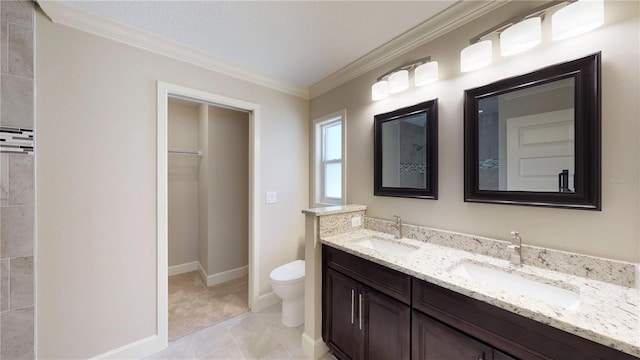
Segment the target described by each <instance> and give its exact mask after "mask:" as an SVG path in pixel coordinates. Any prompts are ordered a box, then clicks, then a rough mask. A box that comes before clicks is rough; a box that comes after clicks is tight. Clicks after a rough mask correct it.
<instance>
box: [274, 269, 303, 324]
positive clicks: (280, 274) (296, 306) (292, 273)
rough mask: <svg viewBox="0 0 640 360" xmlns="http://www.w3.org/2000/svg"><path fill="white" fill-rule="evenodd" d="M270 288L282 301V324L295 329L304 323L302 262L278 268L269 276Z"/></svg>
mask: <svg viewBox="0 0 640 360" xmlns="http://www.w3.org/2000/svg"><path fill="white" fill-rule="evenodd" d="M269 276H270V277H271V288H272V289H273V292H274V293H275V294H276V295H278V297H279V298H281V299H282V323H283V324H284V326H287V327H296V326H300V325H302V324H303V323H304V260H296V261H292V262H290V263H287V264H284V265H281V266H278V267H277V268H275V269H274V270H273V271H272V272H271V274H270V275H269Z"/></svg>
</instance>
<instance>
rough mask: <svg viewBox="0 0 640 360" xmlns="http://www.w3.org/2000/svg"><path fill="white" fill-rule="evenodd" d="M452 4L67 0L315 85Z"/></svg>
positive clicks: (276, 74) (273, 74)
mask: <svg viewBox="0 0 640 360" xmlns="http://www.w3.org/2000/svg"><path fill="white" fill-rule="evenodd" d="M457 1H458V0H448V1H107V0H102V1H68V3H69V4H71V5H73V6H76V7H79V8H82V9H84V10H88V11H90V12H94V13H96V14H98V15H101V16H105V17H108V18H110V19H112V20H116V21H119V22H121V23H125V24H127V25H130V26H133V27H135V28H138V29H141V30H144V31H148V32H151V33H154V34H156V35H159V36H161V37H164V38H167V39H170V40H173V41H175V42H178V43H181V44H184V45H187V46H190V47H193V48H196V49H198V50H201V51H204V52H206V53H209V54H211V55H214V56H216V57H218V58H221V59H224V60H227V61H229V62H232V63H235V64H239V65H241V66H244V67H248V68H251V69H253V70H257V71H259V72H262V73H264V74H266V75H269V76H271V77H275V78H278V79H282V80H287V81H289V82H292V83H295V84H299V85H303V86H310V85H313V84H315V83H316V82H318V81H320V80H322V79H324V78H326V77H327V76H329V75H331V74H332V73H334V72H336V71H337V70H339V69H341V68H342V67H344V66H346V65H348V64H350V63H352V62H353V61H355V60H357V59H358V58H360V57H361V56H363V55H365V54H367V53H368V52H370V51H372V50H374V49H376V48H377V47H379V46H381V45H383V44H385V43H386V42H388V41H390V40H392V39H393V38H395V37H396V36H398V35H400V34H402V33H404V32H406V31H407V30H409V29H411V28H413V27H414V26H416V25H418V24H420V23H422V22H423V21H425V20H427V19H429V18H431V17H433V16H434V15H436V14H438V13H439V12H441V11H443V10H444V9H446V8H447V7H449V6H451V5H453V4H454V3H456V2H457Z"/></svg>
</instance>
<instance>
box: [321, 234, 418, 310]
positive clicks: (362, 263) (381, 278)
mask: <svg viewBox="0 0 640 360" xmlns="http://www.w3.org/2000/svg"><path fill="white" fill-rule="evenodd" d="M322 262H323V265H324V266H328V267H330V268H332V269H334V270H336V271H339V272H341V273H343V274H344V275H347V276H349V277H351V278H353V279H355V280H357V281H360V282H361V283H363V284H365V285H368V286H371V287H373V288H375V289H376V290H378V291H380V292H381V293H383V294H385V295H388V296H390V297H392V298H394V299H396V300H398V301H401V302H403V303H405V304H407V305H409V304H411V276H409V275H407V274H403V273H401V272H399V271H396V270H393V269H390V268H388V267H385V266H382V265H380V264H376V263H373V262H371V261H369V260H365V259H363V258H360V257H357V256H355V255H351V254H348V253H346V252H344V251H341V250H338V249H335V248H332V247H330V246H327V245H322Z"/></svg>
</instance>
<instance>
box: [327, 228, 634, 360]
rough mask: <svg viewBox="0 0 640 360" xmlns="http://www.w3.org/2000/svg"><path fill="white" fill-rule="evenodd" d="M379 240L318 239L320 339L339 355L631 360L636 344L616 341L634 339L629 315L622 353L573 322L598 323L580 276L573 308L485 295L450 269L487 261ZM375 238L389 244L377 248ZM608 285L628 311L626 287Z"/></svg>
mask: <svg viewBox="0 0 640 360" xmlns="http://www.w3.org/2000/svg"><path fill="white" fill-rule="evenodd" d="M385 235H387V234H383V235H380V233H378V232H374V231H370V230H364V229H363V230H358V231H355V232H351V233H347V234H340V235H334V236H327V237H324V238H322V239H321V240H322V243H323V246H322V272H323V277H322V279H323V280H322V289H323V296H322V337H323V339H324V341H325V343H326V344H327V345H328V346H329V348H330V349H331V350H332V351H333V353H334V355H335V356H336V357H338V358H339V359H414V360H417V359H432V360H444V359H483V360H490V359H494V360H507V359H581V360H582V359H615V360H626V359H638V357H636V355H637V354H635V353H634V352H637V351H638V349H639V347H638V346H637V342H638V340H637V339H635V340H628V338H625V337H632V338H633V337H634V336H636V335H637V334H638V329H637V326H638V321H637V320H638V319H637V318H635V320H634V318H633V316H635V317H637V314H630V315H631V320H632V321H635V325H631V326H632V327H633V326H635V327H636V328H634V329H631V330H629V331H626V330H625V329H623V328H622V327H621V326H620V328H618V329H614V330H613V332H616V331H618V332H620V334H621V335H620V336H621V337H622V338H625V339H623V340H622V341H621V344H616V345H615V346H617V347H618V348H619V349H620V348H624V349H625V350H626V351H620V350H618V349H615V348H613V347H610V346H606V345H605V344H607V341H605V340H603V338H604V337H605V336H610V335H611V334H597V333H596V332H597V331H600V330H598V329H600V327H599V325H593V324H590V325H587V327H588V326H593V328H594V329H596V330H597V331H594V330H593V329H584V328H582V329H581V328H580V327H579V326H574V325H575V324H579V323H580V321H584V322H585V323H589V322H590V321H594V322H596V323H597V322H599V321H602V320H600V319H596V318H594V319H590V318H589V317H590V316H591V315H590V314H589V312H590V311H593V310H594V308H595V307H596V305H595V304H599V302H598V301H597V299H596V300H593V299H588V298H587V297H593V296H598V295H591V294H590V293H589V290H588V288H589V286H592V284H591V283H589V281H588V280H585V284H587V285H586V286H583V285H580V284H579V285H577V287H576V288H575V289H574V290H575V291H577V292H578V293H579V294H580V298H579V299H580V302H579V303H578V304H572V303H567V304H564V305H563V304H561V305H554V306H550V305H549V304H547V303H544V302H543V301H539V300H536V299H533V300H531V299H527V296H526V295H519V296H512V295H513V294H508V293H505V292H501V291H499V290H496V291H495V292H493V293H492V294H488V295H487V291H486V290H483V289H482V288H483V285H482V284H480V285H479V287H477V286H476V285H478V284H475V283H474V281H470V280H468V279H464V278H461V277H460V276H458V275H455V272H452V270H451V269H452V266H449V265H451V264H454V265H455V264H460V259H462V258H466V257H468V256H471V257H473V259H474V261H477V262H478V263H480V262H479V261H478V260H479V259H483V258H487V257H486V256H481V255H477V254H471V253H467V252H465V251H461V250H458V249H450V248H446V247H442V246H438V245H433V244H428V243H422V244H421V242H419V241H413V240H410V239H402V241H398V240H394V239H392V236H390V235H389V236H387V237H385ZM363 239H364V240H363ZM371 239H374V241H376V242H377V244H376V243H374V244H373V246H372V245H371V244H372V243H371ZM367 241H369V242H367ZM384 242H388V244H390V245H389V247H388V248H382V247H377V246H387V245H385V244H384ZM394 244H395V245H394ZM405 248H406V254H402V251H403V250H402V249H405ZM465 261H466V260H465ZM493 262H494V263H496V264H498V263H500V262H505V261H504V260H495V261H493ZM463 264H464V263H463ZM500 264H501V263H500ZM501 265H505V266H508V265H506V264H501ZM483 266H484V265H483ZM453 268H455V266H454V267H453ZM532 271H537V270H535V269H534V270H532ZM549 273H550V275H549V276H550V277H553V275H554V274H551V272H549ZM545 275H546V274H545ZM558 276H559V277H560V275H558ZM574 283H577V282H575V281H574ZM592 283H594V282H592ZM598 283H600V282H598ZM590 284H591V285H590ZM593 286H594V288H593V289H591V290H596V289H595V288H597V287H598V286H603V287H604V288H601V289H599V290H597V291H598V292H601V291H603V289H605V288H606V289H608V288H607V286H609V285H607V284H604V283H603V284H602V285H593ZM489 288H490V289H491V286H489ZM618 288H621V289H618ZM612 289H614V290H615V291H618V290H619V291H621V294H622V295H621V296H623V297H625V299H626V300H624V301H627V302H629V304H628V305H630V306H631V305H633V309H637V308H636V307H637V304H636V302H637V293H635V295H633V294H634V292H633V291H634V290H633V289H628V290H629V291H628V292H627V291H626V290H625V289H624V288H622V287H619V286H615V287H614V288H612ZM493 290H495V289H493ZM531 291H532V292H536V291H537V290H536V289H531ZM567 291H568V290H567ZM489 292H492V290H489ZM616 295H617V294H613V293H609V294H599V296H612V297H613V296H616ZM634 296H635V297H634ZM619 300H620V299H619V296H618V299H617V301H619ZM569 301H573V300H572V299H569ZM612 301H613V299H612ZM492 303H493V304H492ZM494 304H498V305H500V306H496V305H494ZM563 306H565V308H563ZM611 306H614V305H611ZM616 309H617V307H616ZM610 310H611V309H609V308H602V309H601V311H602V312H604V314H600V315H603V316H604V317H605V318H607V317H609V318H610V319H608V320H604V321H610V323H607V324H605V325H603V326H604V327H607V326H610V325H613V327H616V323H615V322H616V321H617V317H618V315H620V314H619V313H618V312H617V310H615V311H612V312H611V313H609V311H610ZM625 311H628V309H622V312H625ZM554 313H555V314H554ZM623 315H624V314H623ZM593 316H596V315H595V314H594V315H593ZM554 317H557V318H558V319H555V318H554ZM572 322H574V323H575V324H573V325H572V324H571V323H572ZM548 324H553V325H554V326H550V325H548ZM602 332H606V330H602ZM625 332H627V333H625ZM583 334H588V336H581V335H583ZM589 336H591V337H592V339H599V340H600V341H598V342H596V341H592V340H590V339H589ZM615 336H617V335H615V334H614V335H611V337H612V338H613V337H615ZM634 341H635V343H634ZM629 342H631V343H632V344H629ZM607 345H608V344H607ZM632 354H634V355H632Z"/></svg>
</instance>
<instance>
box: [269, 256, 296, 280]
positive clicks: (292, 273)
mask: <svg viewBox="0 0 640 360" xmlns="http://www.w3.org/2000/svg"><path fill="white" fill-rule="evenodd" d="M270 276H271V279H273V280H275V281H290V280H296V279H302V278H304V260H296V261H292V262H290V263H287V264H284V265H281V266H278V267H277V268H275V269H274V270H273V271H272V272H271V275H270Z"/></svg>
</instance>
